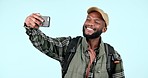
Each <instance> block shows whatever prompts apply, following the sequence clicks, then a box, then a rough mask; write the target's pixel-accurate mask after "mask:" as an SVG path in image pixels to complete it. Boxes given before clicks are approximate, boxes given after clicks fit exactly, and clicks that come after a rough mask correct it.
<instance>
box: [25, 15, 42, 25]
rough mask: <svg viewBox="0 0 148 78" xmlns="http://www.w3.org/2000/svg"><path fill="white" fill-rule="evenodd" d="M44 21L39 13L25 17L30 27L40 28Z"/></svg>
mask: <svg viewBox="0 0 148 78" xmlns="http://www.w3.org/2000/svg"><path fill="white" fill-rule="evenodd" d="M43 21H44V20H43V19H42V18H41V15H40V14H39V13H33V14H31V15H29V16H28V17H27V18H26V19H25V23H26V26H27V27H29V28H39V26H41V25H42V22H43Z"/></svg>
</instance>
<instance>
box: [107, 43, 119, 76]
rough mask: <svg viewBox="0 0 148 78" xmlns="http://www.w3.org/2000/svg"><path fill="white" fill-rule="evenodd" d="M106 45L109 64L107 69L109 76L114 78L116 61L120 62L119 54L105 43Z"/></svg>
mask: <svg viewBox="0 0 148 78" xmlns="http://www.w3.org/2000/svg"><path fill="white" fill-rule="evenodd" d="M104 45H105V52H106V56H107V63H106V68H107V71H108V74H109V78H112V74H113V73H115V70H114V69H115V66H116V63H115V62H116V61H120V59H119V56H118V54H117V53H116V52H115V50H114V48H113V47H112V46H111V45H109V44H107V43H104Z"/></svg>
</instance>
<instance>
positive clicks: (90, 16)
mask: <svg viewBox="0 0 148 78" xmlns="http://www.w3.org/2000/svg"><path fill="white" fill-rule="evenodd" d="M88 17H89V18H91V19H95V20H102V19H101V18H93V17H92V16H89V15H88V16H87V18H88ZM102 21H103V20H102Z"/></svg>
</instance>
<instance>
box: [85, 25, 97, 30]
mask: <svg viewBox="0 0 148 78" xmlns="http://www.w3.org/2000/svg"><path fill="white" fill-rule="evenodd" d="M83 27H84V28H91V29H93V30H94V31H96V30H97V29H96V28H92V26H91V25H83Z"/></svg>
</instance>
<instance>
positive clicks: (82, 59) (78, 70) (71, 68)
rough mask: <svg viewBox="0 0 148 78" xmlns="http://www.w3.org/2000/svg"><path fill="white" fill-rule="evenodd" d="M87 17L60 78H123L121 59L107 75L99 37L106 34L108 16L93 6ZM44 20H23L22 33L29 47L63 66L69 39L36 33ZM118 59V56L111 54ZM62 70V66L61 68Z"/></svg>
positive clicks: (35, 15) (33, 17)
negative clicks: (26, 36)
mask: <svg viewBox="0 0 148 78" xmlns="http://www.w3.org/2000/svg"><path fill="white" fill-rule="evenodd" d="M87 13H88V15H87V18H86V21H85V23H84V25H83V36H84V37H81V38H80V39H81V40H79V44H78V45H77V47H76V52H75V54H74V56H73V57H72V60H71V61H70V63H69V65H68V69H67V70H66V73H64V74H63V78H125V76H124V72H123V66H122V60H121V59H120V60H117V61H114V62H113V63H114V65H115V67H114V69H113V70H114V73H112V74H111V75H109V73H108V70H107V63H106V62H107V60H108V59H107V58H108V55H107V54H106V50H105V44H104V43H103V41H102V38H101V34H102V33H104V32H106V30H107V26H108V24H109V19H108V15H107V14H106V13H105V12H104V11H103V10H101V9H99V8H97V7H90V8H89V9H88V10H87ZM43 21H44V20H43V19H42V18H41V15H40V14H39V13H33V14H31V15H30V16H28V17H27V18H26V20H25V25H24V26H25V28H26V33H27V35H28V36H29V39H30V40H31V42H32V43H33V45H34V46H35V47H36V48H37V49H39V50H40V51H41V52H43V53H45V54H46V55H48V56H49V57H51V58H54V59H56V60H58V61H59V62H60V63H61V65H63V63H65V62H63V61H64V58H65V57H66V56H67V55H66V51H67V48H68V47H69V46H70V45H69V43H70V42H71V41H72V40H73V38H71V37H59V38H52V37H48V36H46V35H45V34H44V33H42V32H41V31H40V30H39V26H41V25H42V22H43ZM115 53H116V54H117V55H118V57H120V55H119V54H118V53H117V52H116V51H115ZM63 68H65V67H64V66H62V69H63Z"/></svg>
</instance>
